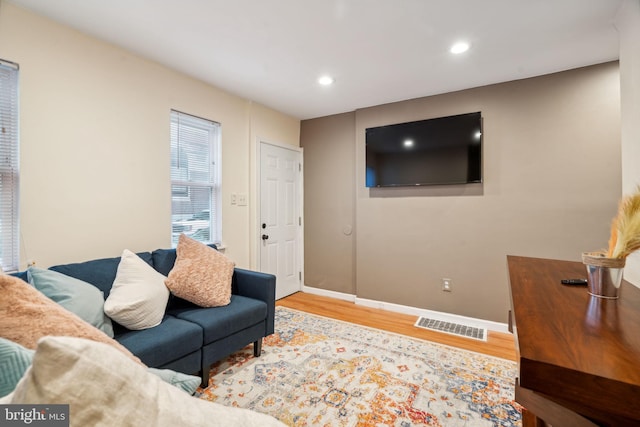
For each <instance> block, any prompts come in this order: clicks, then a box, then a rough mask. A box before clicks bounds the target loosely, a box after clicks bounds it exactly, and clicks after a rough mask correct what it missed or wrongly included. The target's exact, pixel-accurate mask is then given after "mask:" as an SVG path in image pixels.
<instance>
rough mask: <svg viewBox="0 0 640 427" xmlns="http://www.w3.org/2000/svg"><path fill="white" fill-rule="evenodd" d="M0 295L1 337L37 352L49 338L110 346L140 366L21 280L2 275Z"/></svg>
mask: <svg viewBox="0 0 640 427" xmlns="http://www.w3.org/2000/svg"><path fill="white" fill-rule="evenodd" d="M0 295H2V298H0V319H2V321H1V322H0V337H3V338H6V339H8V340H11V341H13V342H16V343H18V344H20V345H22V346H24V347H26V348H30V349H35V348H36V344H37V342H38V340H39V339H40V338H42V337H44V336H47V335H57V336H73V337H80V338H88V339H90V340H94V341H99V342H103V343H106V344H109V345H111V346H113V347H115V348H117V349H118V350H120V351H122V352H123V353H124V354H126V355H127V356H128V357H130V358H131V359H133V360H135V361H137V362H139V360H138V358H137V357H135V356H134V355H133V354H131V353H130V352H129V350H127V349H126V348H125V347H123V346H122V345H120V344H118V343H117V342H116V341H115V340H114V339H113V338H110V337H109V336H108V335H107V334H105V333H104V332H102V331H101V330H99V329H97V328H96V327H94V326H92V325H90V324H89V323H87V322H85V321H84V320H82V319H81V318H79V317H78V316H76V315H75V314H73V313H72V312H70V311H68V310H66V309H64V308H63V307H62V306H60V305H58V304H56V303H55V302H53V301H51V300H50V299H49V298H47V297H46V296H44V295H43V294H41V293H40V292H38V291H37V290H36V289H34V288H33V287H31V286H30V285H29V284H28V283H26V282H24V281H23V280H21V279H18V278H16V277H13V276H6V275H0Z"/></svg>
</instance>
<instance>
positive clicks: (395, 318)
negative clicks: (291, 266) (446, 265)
mask: <svg viewBox="0 0 640 427" xmlns="http://www.w3.org/2000/svg"><path fill="white" fill-rule="evenodd" d="M276 305H277V306H282V307H288V308H292V309H294V310H300V311H305V312H307V313H312V314H317V315H319V316H325V317H330V318H333V319H337V320H342V321H345V322H351V323H356V324H359V325H363V326H368V327H372V328H377V329H383V330H386V331H389V332H394V333H397V334H402V335H408V336H411V337H414V338H420V339H423V340H429V341H433V342H437V343H440V344H445V345H450V346H453V347H459V348H462V349H465V350H470V351H475V352H478V353H483V354H488V355H491V356H496V357H501V358H503V359H508V360H514V361H515V360H516V350H515V342H514V339H513V335H511V334H506V333H501V332H494V331H489V333H488V337H487V341H486V342H483V341H478V340H474V339H470V338H464V337H458V336H454V335H449V334H445V333H441V332H435V331H430V330H427V329H422V328H417V327H415V326H413V325H414V323H415V322H416V320H417V319H416V317H415V316H412V315H407V314H402V313H396V312H392V311H386V310H380V309H375V308H369V307H363V306H361V305H356V304H354V303H352V302H348V301H343V300H339V299H334V298H328V297H323V296H318V295H314V294H308V293H304V292H297V293H295V294H293V295H290V296H288V297H286V298H283V299H280V300H278V301H276Z"/></svg>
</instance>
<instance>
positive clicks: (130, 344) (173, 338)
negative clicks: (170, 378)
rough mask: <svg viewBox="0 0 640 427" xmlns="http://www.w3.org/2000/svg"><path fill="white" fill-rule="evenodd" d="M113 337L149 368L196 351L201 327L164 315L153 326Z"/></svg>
mask: <svg viewBox="0 0 640 427" xmlns="http://www.w3.org/2000/svg"><path fill="white" fill-rule="evenodd" d="M116 340H117V341H118V342H119V343H120V344H122V345H123V346H125V347H126V348H127V349H129V350H130V351H131V352H132V353H133V354H135V355H136V356H138V357H139V358H140V360H142V362H143V363H145V364H147V365H148V366H152V367H158V366H163V365H166V364H168V363H170V362H173V361H174V360H177V359H179V358H181V357H183V356H185V355H187V354H189V353H192V352H194V351H197V350H199V349H200V348H201V347H202V343H203V341H202V328H201V327H200V326H198V325H197V324H195V323H192V322H188V321H186V320H181V319H177V318H175V317H173V316H165V317H164V318H163V319H162V323H160V324H159V325H158V326H154V327H153V328H149V329H143V330H140V331H125V332H123V333H119V334H118V333H117V334H116Z"/></svg>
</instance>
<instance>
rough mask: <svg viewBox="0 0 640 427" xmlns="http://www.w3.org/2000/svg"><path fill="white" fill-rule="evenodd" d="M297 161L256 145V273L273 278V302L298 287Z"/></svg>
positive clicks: (289, 153) (297, 156) (296, 156)
mask: <svg viewBox="0 0 640 427" xmlns="http://www.w3.org/2000/svg"><path fill="white" fill-rule="evenodd" d="M301 157H302V156H301V153H300V152H299V151H296V150H291V149H288V148H284V147H280V146H276V145H272V144H268V143H265V142H261V143H260V214H259V221H260V224H259V227H260V229H259V232H260V271H263V272H266V273H271V274H274V275H275V276H276V299H280V298H283V297H285V296H287V295H291V294H292V293H294V292H297V291H299V290H300V289H301V287H302V250H303V249H302V243H301V242H302V217H301V215H302V208H301V205H302V204H301V193H302V190H301V182H302V178H301V176H302V163H301Z"/></svg>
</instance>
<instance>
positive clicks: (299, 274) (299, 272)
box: [298, 271, 302, 282]
mask: <svg viewBox="0 0 640 427" xmlns="http://www.w3.org/2000/svg"><path fill="white" fill-rule="evenodd" d="M298 280H299V281H301V282H302V271H298Z"/></svg>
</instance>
